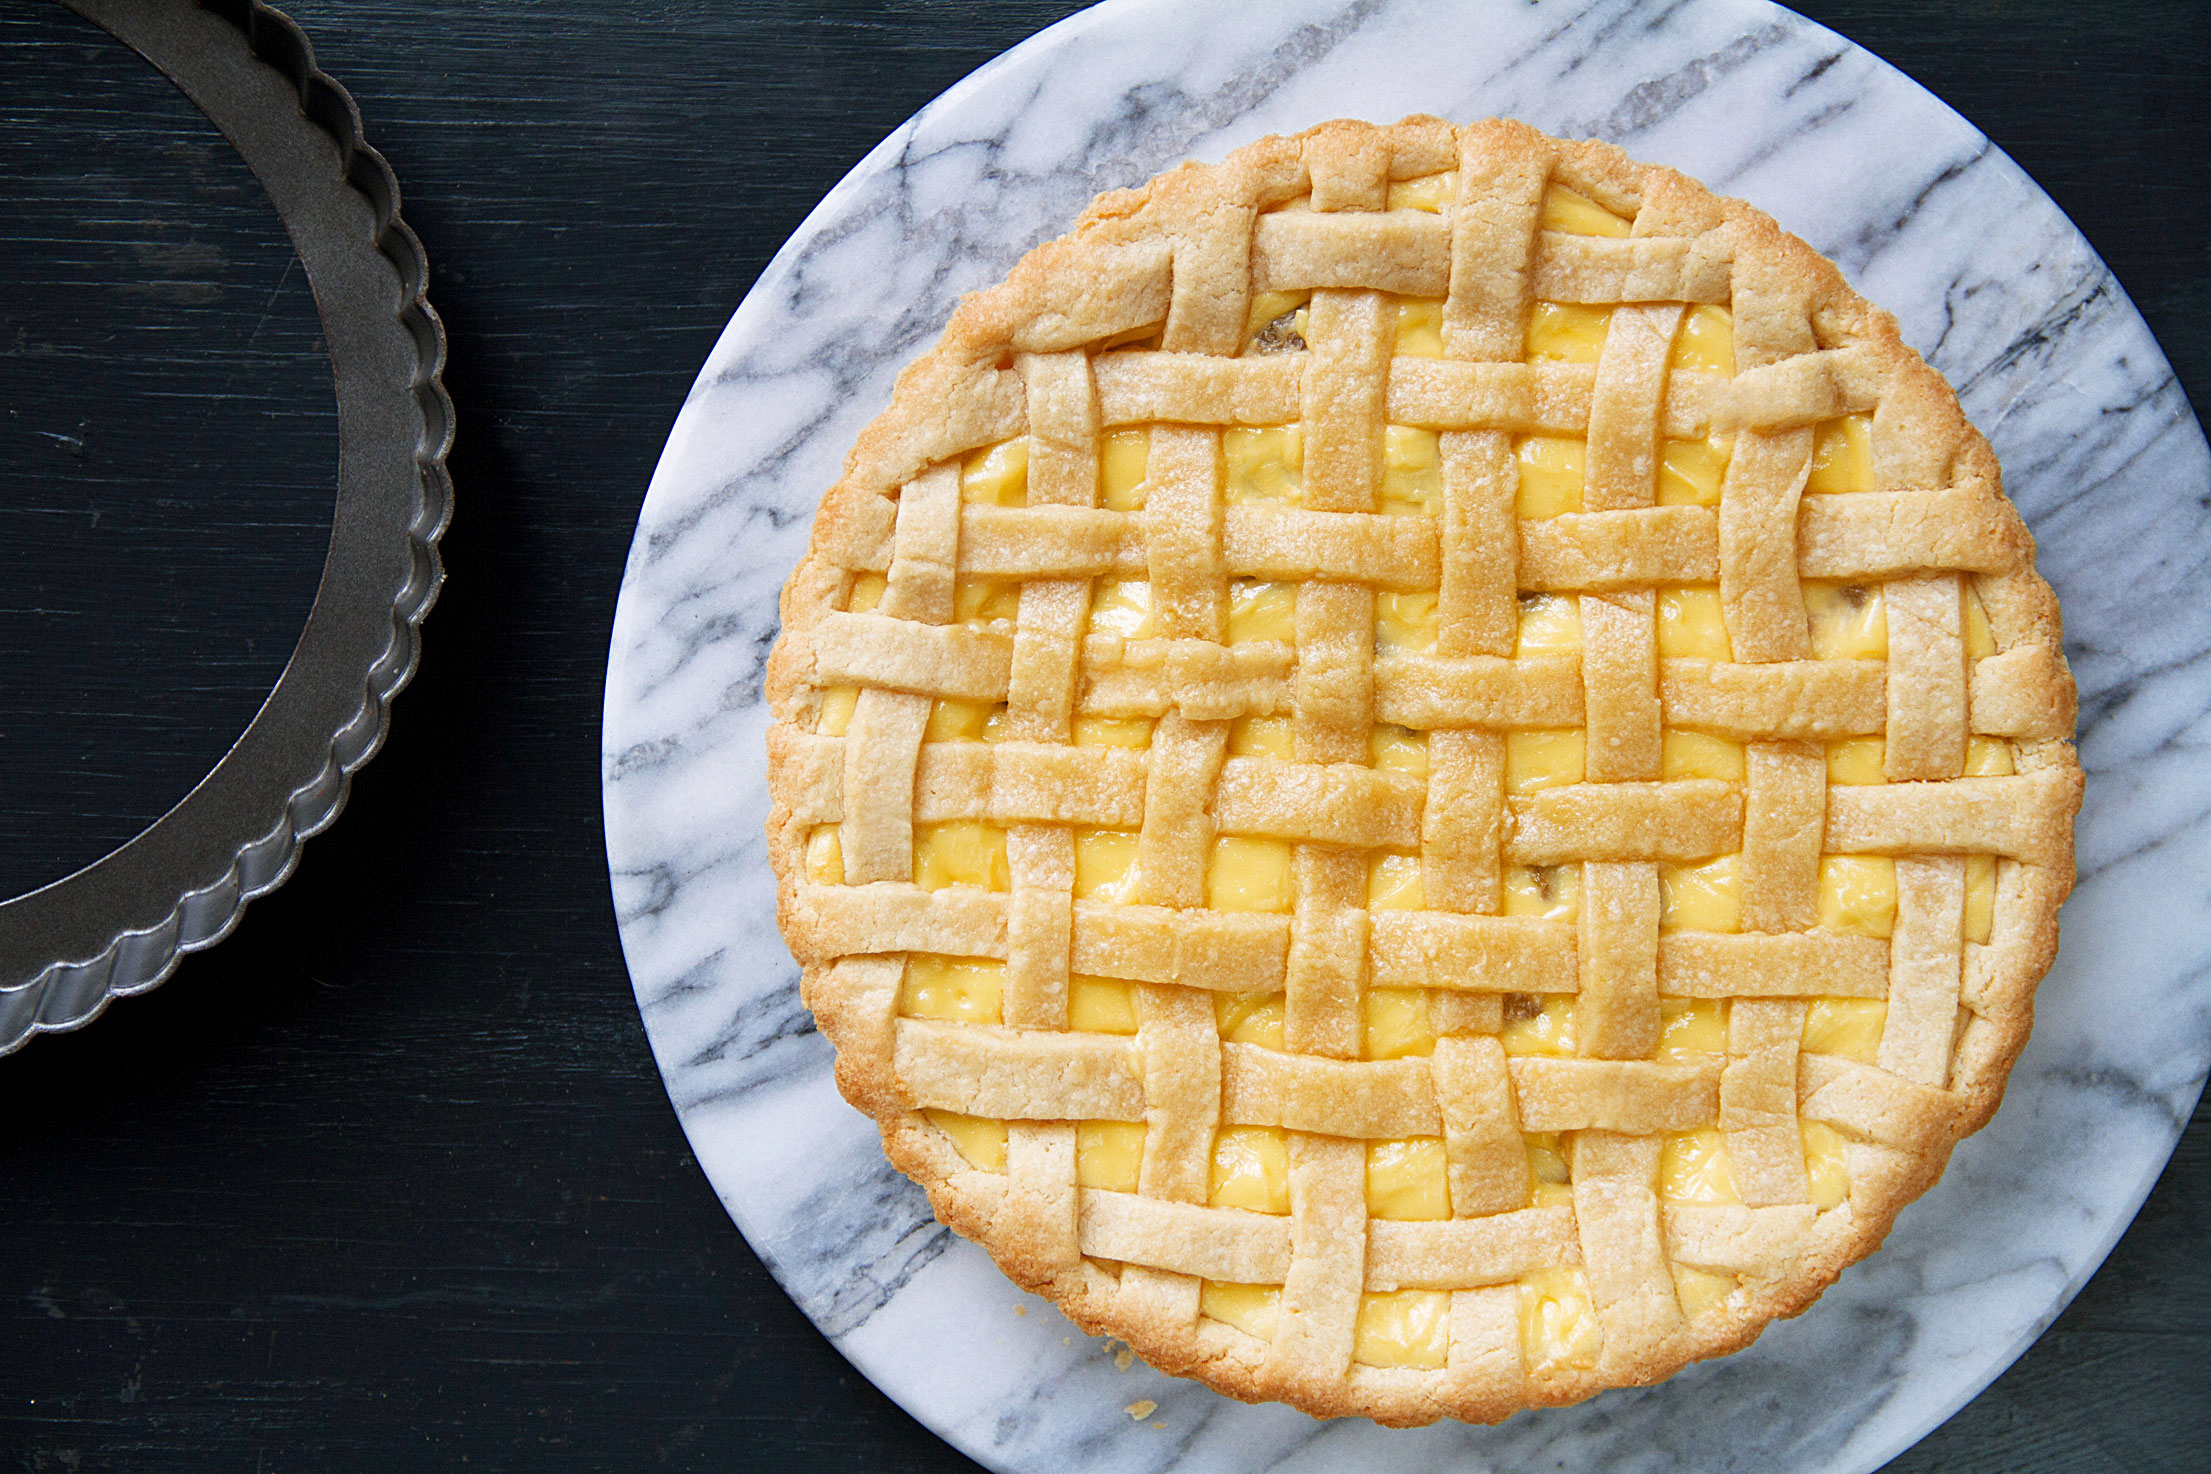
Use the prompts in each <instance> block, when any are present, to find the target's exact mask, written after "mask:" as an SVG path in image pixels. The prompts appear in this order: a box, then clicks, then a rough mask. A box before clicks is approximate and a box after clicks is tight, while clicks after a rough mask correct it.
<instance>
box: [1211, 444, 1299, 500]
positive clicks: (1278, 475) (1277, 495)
mask: <svg viewBox="0 0 2211 1474" xmlns="http://www.w3.org/2000/svg"><path fill="white" fill-rule="evenodd" d="M1221 463H1222V467H1223V470H1224V471H1225V473H1226V479H1225V482H1224V485H1223V492H1224V494H1225V495H1226V497H1227V499H1228V501H1229V502H1231V503H1237V502H1279V503H1282V504H1284V505H1286V506H1295V505H1296V504H1297V503H1298V502H1300V501H1302V500H1303V499H1304V496H1305V432H1304V430H1302V429H1301V428H1299V427H1298V426H1296V425H1270V426H1268V427H1266V428H1265V429H1258V430H1253V429H1235V430H1224V431H1222V432H1221Z"/></svg>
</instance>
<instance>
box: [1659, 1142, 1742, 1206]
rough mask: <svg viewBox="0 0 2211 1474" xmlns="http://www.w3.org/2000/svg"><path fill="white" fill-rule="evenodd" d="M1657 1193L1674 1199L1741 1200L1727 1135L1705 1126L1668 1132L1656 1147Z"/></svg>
mask: <svg viewBox="0 0 2211 1474" xmlns="http://www.w3.org/2000/svg"><path fill="white" fill-rule="evenodd" d="M1658 1195H1659V1196H1660V1197H1662V1198H1664V1199H1666V1200H1667V1201H1668V1202H1673V1203H1740V1202H1741V1201H1742V1200H1743V1195H1742V1194H1741V1193H1740V1192H1738V1191H1736V1188H1735V1168H1734V1166H1733V1164H1732V1163H1730V1162H1729V1161H1728V1159H1727V1137H1726V1135H1725V1134H1724V1133H1722V1132H1720V1131H1719V1130H1717V1129H1715V1128H1712V1127H1706V1128H1705V1129H1703V1130H1700V1131H1677V1132H1674V1133H1672V1134H1671V1135H1669V1136H1667V1138H1666V1139H1665V1142H1664V1143H1663V1144H1662V1145H1661V1146H1660V1147H1659V1151H1658Z"/></svg>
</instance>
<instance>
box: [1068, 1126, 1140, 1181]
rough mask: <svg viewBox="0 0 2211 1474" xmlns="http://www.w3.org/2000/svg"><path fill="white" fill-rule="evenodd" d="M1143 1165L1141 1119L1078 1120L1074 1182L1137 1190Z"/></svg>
mask: <svg viewBox="0 0 2211 1474" xmlns="http://www.w3.org/2000/svg"><path fill="white" fill-rule="evenodd" d="M1143 1166H1144V1123H1143V1122H1142V1121H1077V1122H1076V1123H1075V1181H1077V1182H1079V1183H1081V1184H1082V1185H1083V1186H1084V1187H1096V1188H1103V1189H1105V1190H1106V1191H1108V1192H1117V1193H1132V1192H1135V1191H1136V1185H1137V1178H1138V1177H1139V1176H1140V1175H1141V1173H1142V1170H1143Z"/></svg>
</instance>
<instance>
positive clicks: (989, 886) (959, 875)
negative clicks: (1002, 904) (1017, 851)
mask: <svg viewBox="0 0 2211 1474" xmlns="http://www.w3.org/2000/svg"><path fill="white" fill-rule="evenodd" d="M914 884H915V885H918V886H920V887H921V888H922V889H923V890H925V891H938V890H943V889H944V888H945V887H946V886H948V885H972V886H978V887H980V888H981V889H983V890H987V891H1006V890H1011V889H1013V872H1012V871H1011V870H1010V869H1008V868H1007V864H1006V831H1005V830H1003V829H1000V828H999V827H998V826H997V825H995V824H984V823H981V822H979V821H976V820H973V819H955V820H952V821H951V822H949V823H944V824H916V825H915V826H914Z"/></svg>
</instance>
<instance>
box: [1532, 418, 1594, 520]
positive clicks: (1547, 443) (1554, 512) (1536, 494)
mask: <svg viewBox="0 0 2211 1474" xmlns="http://www.w3.org/2000/svg"><path fill="white" fill-rule="evenodd" d="M1513 456H1514V459H1515V461H1516V462H1517V463H1518V467H1519V475H1520V496H1519V513H1520V515H1521V516H1522V517H1530V518H1534V517H1556V516H1559V515H1560V514H1562V513H1565V512H1578V511H1580V510H1581V493H1582V480H1583V476H1584V474H1585V472H1586V469H1587V467H1588V464H1589V443H1588V442H1587V441H1585V440H1579V439H1573V438H1569V437H1567V436H1563V435H1523V436H1521V437H1520V438H1519V443H1518V445H1517V446H1516V447H1515V448H1514V451H1513Z"/></svg>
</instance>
